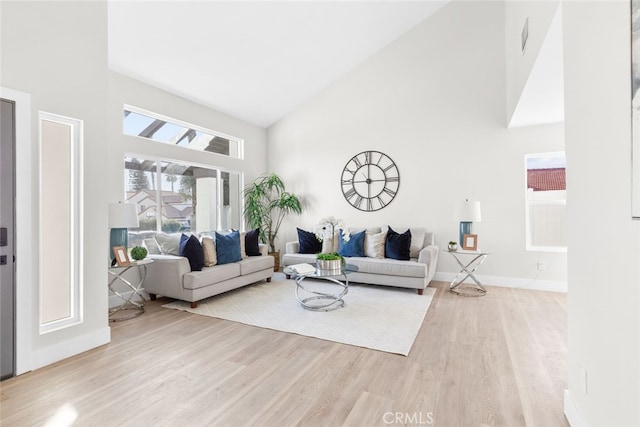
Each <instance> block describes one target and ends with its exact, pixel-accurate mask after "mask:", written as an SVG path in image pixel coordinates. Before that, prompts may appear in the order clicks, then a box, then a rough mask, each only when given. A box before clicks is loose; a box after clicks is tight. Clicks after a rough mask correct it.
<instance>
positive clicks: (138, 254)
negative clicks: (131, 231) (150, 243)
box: [131, 246, 148, 261]
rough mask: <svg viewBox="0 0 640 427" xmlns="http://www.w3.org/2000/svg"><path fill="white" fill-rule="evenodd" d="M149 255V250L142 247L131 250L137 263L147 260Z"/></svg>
mask: <svg viewBox="0 0 640 427" xmlns="http://www.w3.org/2000/svg"><path fill="white" fill-rule="evenodd" d="M147 254H148V252H147V249H146V248H143V247H142V246H136V247H134V248H133V249H131V258H133V259H135V260H136V261H140V260H143V259H145V258H146V257H147Z"/></svg>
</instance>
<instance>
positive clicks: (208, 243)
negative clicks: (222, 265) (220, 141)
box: [202, 237, 218, 267]
mask: <svg viewBox="0 0 640 427" xmlns="http://www.w3.org/2000/svg"><path fill="white" fill-rule="evenodd" d="M202 251H203V252H204V266H205V267H213V266H214V265H216V264H217V263H218V258H217V256H216V244H215V242H214V240H213V239H212V238H211V237H203V238H202Z"/></svg>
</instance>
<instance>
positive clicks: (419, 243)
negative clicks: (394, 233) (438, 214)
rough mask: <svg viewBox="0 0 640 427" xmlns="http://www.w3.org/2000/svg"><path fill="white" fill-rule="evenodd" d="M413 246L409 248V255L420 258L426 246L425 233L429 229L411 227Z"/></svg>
mask: <svg viewBox="0 0 640 427" xmlns="http://www.w3.org/2000/svg"><path fill="white" fill-rule="evenodd" d="M410 230H411V248H410V249H409V250H410V252H409V256H410V257H411V258H418V255H420V251H421V250H422V248H424V235H425V234H426V232H427V230H425V229H424V228H411V229H410Z"/></svg>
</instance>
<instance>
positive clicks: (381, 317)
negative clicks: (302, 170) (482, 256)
mask: <svg viewBox="0 0 640 427" xmlns="http://www.w3.org/2000/svg"><path fill="white" fill-rule="evenodd" d="M304 283H305V285H307V284H308V280H305V282H304ZM312 286H313V287H312V289H314V290H321V288H323V287H326V286H327V282H326V281H323V280H317V281H313V282H312ZM295 288H296V282H295V280H293V279H292V280H286V279H285V277H284V275H283V274H282V273H276V274H275V275H274V277H273V280H272V281H271V283H267V282H261V283H256V284H253V285H249V286H245V287H243V288H240V289H236V290H233V291H230V292H227V293H224V294H221V295H216V296H214V297H211V298H207V299H206V300H202V301H200V303H199V304H198V307H196V308H191V306H190V304H189V303H188V302H184V301H175V302H172V303H169V304H165V305H163V307H166V308H172V309H177V310H183V311H188V312H190V313H195V314H201V315H203V316H211V317H217V318H220V319H225V320H231V321H234V322H240V323H244V324H247V325H252V326H258V327H261V328H268V329H275V330H278V331H284V332H291V333H294V334H299V335H305V336H309V337H315V338H320V339H324V340H328V341H335V342H339V343H343V344H349V345H354V346H359V347H366V348H371V349H374V350H380V351H385V352H389V353H397V354H402V355H405V356H406V355H408V354H409V351H410V350H411V346H412V345H413V342H414V341H415V339H416V336H417V335H418V331H419V330H420V327H421V326H422V321H423V320H424V316H425V314H426V313H427V310H428V308H429V305H430V304H431V300H432V299H433V295H434V293H435V289H432V288H427V289H425V291H424V294H423V295H418V294H417V293H416V291H415V290H409V289H402V288H390V287H382V286H366V285H358V284H352V285H349V291H348V293H347V294H346V295H345V296H344V297H343V299H344V302H345V304H344V307H340V308H338V309H336V310H332V311H327V312H324V311H310V310H305V309H304V308H302V306H301V305H300V303H299V302H298V300H297V299H296V295H295Z"/></svg>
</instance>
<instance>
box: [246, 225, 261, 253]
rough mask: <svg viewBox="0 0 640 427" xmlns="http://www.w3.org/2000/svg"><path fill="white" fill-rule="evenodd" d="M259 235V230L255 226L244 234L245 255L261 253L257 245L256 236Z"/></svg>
mask: <svg viewBox="0 0 640 427" xmlns="http://www.w3.org/2000/svg"><path fill="white" fill-rule="evenodd" d="M259 235H260V230H258V229H257V228H256V229H255V230H251V231H247V232H246V233H245V235H244V251H245V252H246V254H247V256H260V255H262V253H261V252H260V246H259V245H258V237H259Z"/></svg>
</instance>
